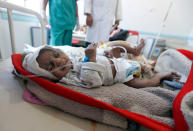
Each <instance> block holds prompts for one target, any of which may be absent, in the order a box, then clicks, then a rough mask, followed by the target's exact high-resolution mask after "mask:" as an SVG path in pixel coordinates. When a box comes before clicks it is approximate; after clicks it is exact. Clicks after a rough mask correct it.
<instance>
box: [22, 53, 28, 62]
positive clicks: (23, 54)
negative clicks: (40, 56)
mask: <svg viewBox="0 0 193 131" xmlns="http://www.w3.org/2000/svg"><path fill="white" fill-rule="evenodd" d="M26 55H27V53H22V54H21V63H23V60H24V58H25V56H26Z"/></svg>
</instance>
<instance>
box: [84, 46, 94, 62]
mask: <svg viewBox="0 0 193 131" xmlns="http://www.w3.org/2000/svg"><path fill="white" fill-rule="evenodd" d="M96 48H97V44H95V43H92V44H90V45H89V46H88V47H87V48H86V49H85V55H86V57H88V62H96Z"/></svg>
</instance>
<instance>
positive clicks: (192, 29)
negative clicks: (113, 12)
mask: <svg viewBox="0 0 193 131" xmlns="http://www.w3.org/2000/svg"><path fill="white" fill-rule="evenodd" d="M122 7H123V20H122V22H121V27H122V28H124V29H128V30H136V31H138V32H139V33H140V35H141V36H142V37H144V36H147V37H154V38H159V37H158V35H159V34H160V36H161V38H162V39H166V40H167V41H166V42H167V44H168V46H170V47H175V48H183V47H185V46H184V44H185V45H186V47H187V48H189V45H192V46H193V16H192V12H193V0H122ZM191 48H193V47H191Z"/></svg>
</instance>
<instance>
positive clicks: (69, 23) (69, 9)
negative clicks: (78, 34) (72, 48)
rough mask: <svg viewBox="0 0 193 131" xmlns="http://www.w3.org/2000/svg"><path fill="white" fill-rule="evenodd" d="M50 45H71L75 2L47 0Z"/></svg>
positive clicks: (74, 0)
mask: <svg viewBox="0 0 193 131" xmlns="http://www.w3.org/2000/svg"><path fill="white" fill-rule="evenodd" d="M49 16H50V17H49V18H50V25H51V44H52V45H66V44H67V45H71V41H69V40H70V39H71V40H72V34H71V35H70V34H69V33H70V31H71V33H72V30H73V29H74V27H75V24H76V0H49Z"/></svg>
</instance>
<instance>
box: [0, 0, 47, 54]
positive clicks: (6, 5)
mask: <svg viewBox="0 0 193 131" xmlns="http://www.w3.org/2000/svg"><path fill="white" fill-rule="evenodd" d="M0 7H2V8H6V9H7V14H8V23H9V32H10V37H11V48H12V53H16V49H15V37H14V26H13V18H12V11H13V10H14V11H19V12H23V13H27V14H30V15H34V16H36V17H37V18H38V19H39V22H40V24H41V32H42V44H43V45H44V44H46V42H45V41H46V37H45V23H44V21H43V19H42V17H41V15H40V14H39V13H38V12H35V11H33V10H30V9H27V8H24V7H21V6H17V5H14V4H11V3H8V2H4V1H0Z"/></svg>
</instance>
